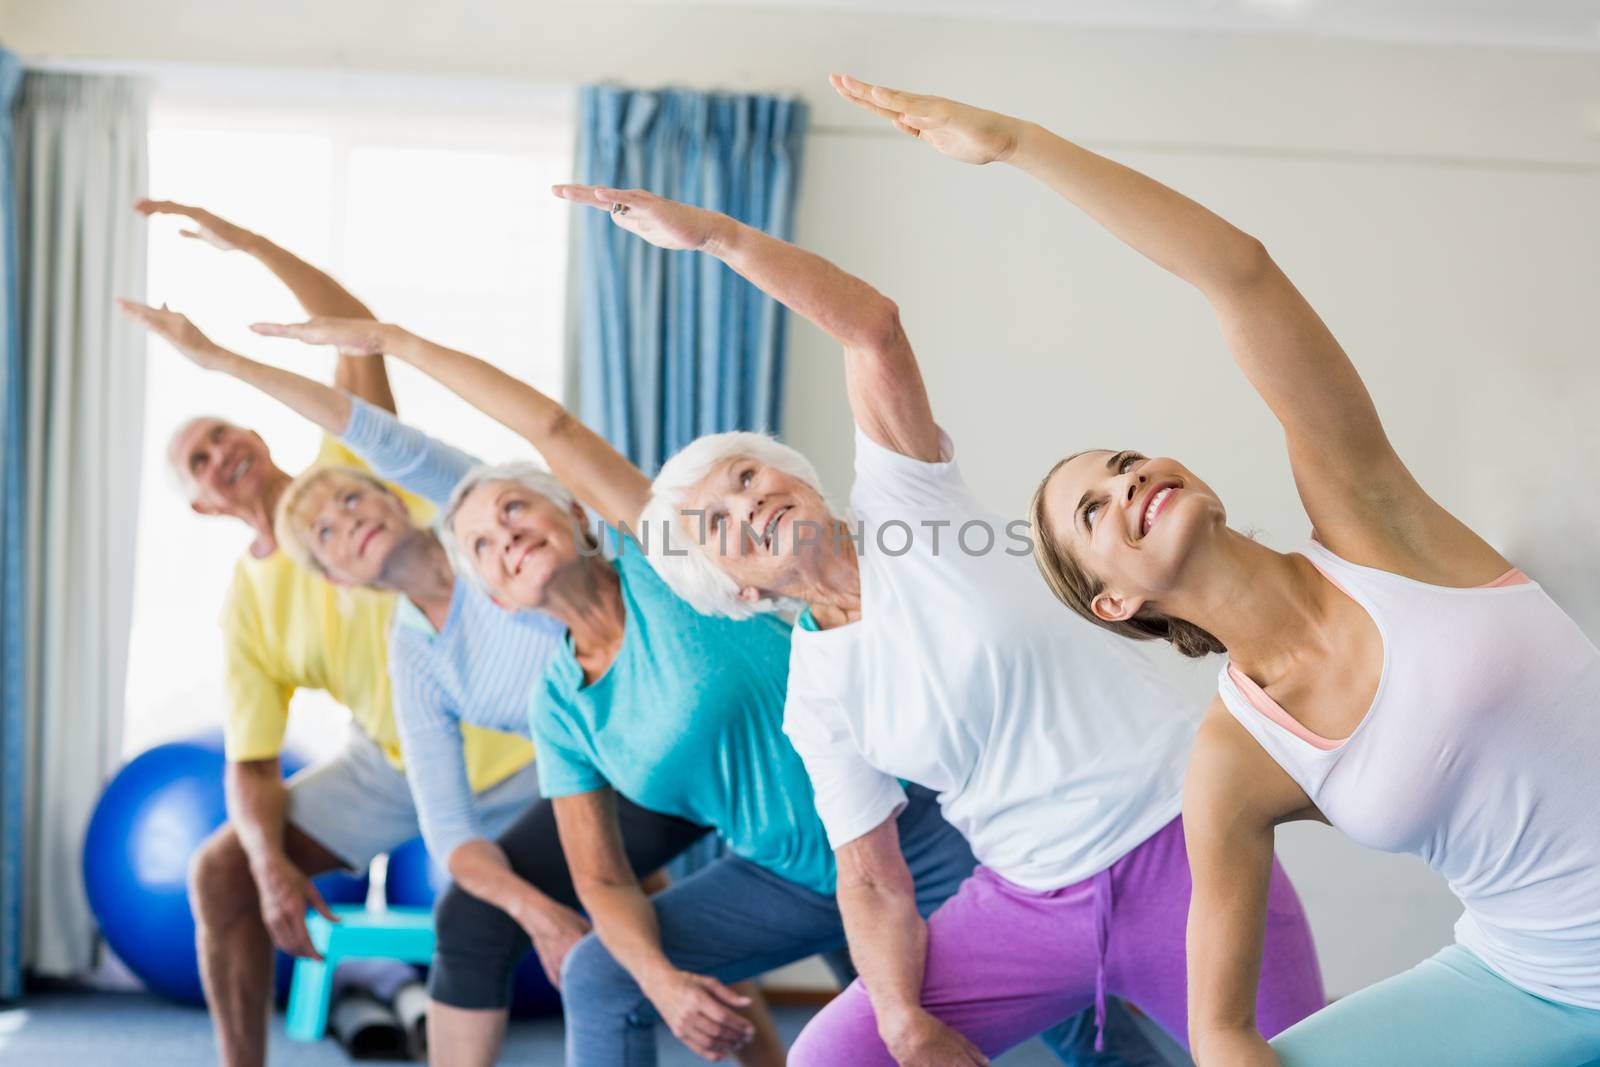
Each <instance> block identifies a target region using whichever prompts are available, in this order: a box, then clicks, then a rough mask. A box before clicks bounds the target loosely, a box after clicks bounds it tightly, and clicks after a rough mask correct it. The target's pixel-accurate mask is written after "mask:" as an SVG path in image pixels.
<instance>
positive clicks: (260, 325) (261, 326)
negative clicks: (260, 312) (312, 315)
mask: <svg viewBox="0 0 1600 1067" xmlns="http://www.w3.org/2000/svg"><path fill="white" fill-rule="evenodd" d="M310 331H311V323H309V322H252V323H251V324H250V332H251V333H259V334H260V335H261V336H263V337H290V338H293V339H294V340H296V341H306V342H308V343H309V342H311V337H310Z"/></svg>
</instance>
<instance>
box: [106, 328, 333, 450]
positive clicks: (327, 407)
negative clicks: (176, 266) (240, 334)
mask: <svg viewBox="0 0 1600 1067" xmlns="http://www.w3.org/2000/svg"><path fill="white" fill-rule="evenodd" d="M117 306H118V307H120V308H121V309H122V311H123V313H124V314H126V315H127V316H128V317H129V318H131V319H133V320H134V321H135V322H137V323H139V324H140V325H141V326H143V327H144V328H145V329H147V330H149V331H150V332H151V333H153V334H155V335H156V336H158V337H160V338H162V339H163V340H165V341H166V342H167V343H168V344H170V345H172V347H173V348H175V349H177V350H178V351H179V352H180V353H181V354H182V355H183V356H184V358H186V359H188V360H189V362H191V363H193V364H194V365H195V366H197V367H199V368H201V369H202V370H211V371H219V372H221V373H223V374H226V375H229V376H230V377H233V378H237V379H239V380H240V381H241V382H244V383H245V384H246V385H251V386H254V387H255V388H257V389H259V390H261V391H262V392H263V393H266V394H267V395H268V396H270V397H272V398H273V399H274V400H277V401H279V402H280V403H282V404H283V405H284V406H286V407H288V408H289V409H290V410H291V411H293V412H295V414H297V415H301V416H303V417H305V418H307V419H309V420H311V421H312V422H314V423H316V424H317V425H318V426H320V427H322V429H323V430H325V431H326V432H328V433H330V434H332V435H333V436H335V437H338V436H340V435H342V434H343V433H344V432H345V428H346V427H347V426H349V425H350V397H349V396H347V395H346V394H345V393H343V392H341V391H340V390H338V389H335V388H333V387H332V386H327V385H323V384H322V383H321V382H319V381H315V380H313V379H311V378H307V377H306V376H305V375H303V374H296V373H294V372H293V371H288V370H284V369H283V368H281V367H272V366H268V365H267V364H265V363H258V362H256V361H255V360H253V359H249V358H247V357H245V356H241V355H239V354H238V353H237V352H230V351H229V350H228V349H226V348H223V347H222V346H221V345H219V344H217V343H216V342H215V341H213V340H211V338H209V337H207V336H206V335H205V334H204V333H202V332H200V328H199V327H197V326H196V325H195V324H194V323H192V322H190V321H189V318H188V316H186V315H182V314H180V313H178V312H176V311H172V310H170V309H169V308H167V307H166V306H165V305H163V306H161V307H158V308H157V307H151V306H150V305H148V304H141V303H138V302H137V301H133V300H118V301H117Z"/></svg>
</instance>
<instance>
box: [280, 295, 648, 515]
mask: <svg viewBox="0 0 1600 1067" xmlns="http://www.w3.org/2000/svg"><path fill="white" fill-rule="evenodd" d="M251 329H253V330H255V331H256V332H257V333H260V334H265V335H267V336H269V337H292V338H294V339H296V340H299V341H303V342H305V343H306V344H311V345H335V346H337V347H338V348H339V350H340V352H341V353H342V354H345V355H351V354H356V355H365V356H378V355H390V356H393V357H394V358H396V359H399V360H401V361H402V362H405V363H409V364H411V365H412V366H413V367H416V368H417V369H418V370H420V371H422V372H423V373H424V374H426V375H428V376H429V377H431V378H433V379H435V380H437V381H438V382H439V383H440V384H442V385H443V386H445V387H446V388H447V389H449V390H450V391H451V392H453V393H455V394H456V395H458V396H460V397H461V398H462V399H463V400H465V401H467V402H468V403H469V404H471V405H473V406H474V407H476V408H477V409H478V410H479V411H481V412H483V413H484V414H485V415H488V416H489V417H490V418H492V419H494V420H495V421H496V422H499V423H501V424H502V425H504V426H506V427H508V428H509V429H511V430H514V431H515V432H517V433H519V434H521V435H522V436H523V437H524V438H526V439H527V440H528V443H530V444H531V445H533V447H534V448H536V449H538V450H539V454H540V455H542V456H543V457H544V460H545V462H546V463H548V464H549V465H550V471H551V473H552V474H554V475H555V476H556V477H557V478H559V479H560V480H561V481H562V483H564V484H565V485H566V486H567V487H568V488H570V489H571V490H572V491H573V492H574V493H575V494H577V496H578V499H579V500H581V501H583V503H585V504H587V505H588V506H589V507H591V508H593V509H594V510H595V511H596V512H598V513H599V514H600V517H601V518H602V519H604V520H605V521H606V522H608V523H611V524H612V525H613V526H627V527H629V528H630V529H633V528H637V526H638V521H639V512H640V511H642V510H643V509H644V505H645V502H646V501H648V500H649V498H650V481H649V479H648V478H646V477H645V476H644V474H643V473H642V472H640V470H639V468H638V467H635V466H634V465H633V464H632V463H629V462H628V460H627V458H626V457H625V456H623V455H622V454H621V453H620V452H618V451H617V450H616V449H614V448H612V447H611V445H610V444H609V443H607V442H606V440H605V439H604V438H603V437H601V436H600V435H599V434H597V433H595V432H594V431H593V430H591V429H589V428H588V427H587V426H585V425H584V424H583V423H582V422H580V421H579V420H578V418H577V417H576V416H574V415H573V414H572V413H571V412H569V411H568V410H567V409H566V408H564V407H562V406H561V405H560V404H559V403H557V402H556V401H555V400H553V399H551V398H550V397H548V396H546V395H545V394H543V393H541V392H540V391H539V390H537V389H535V388H534V387H533V386H531V385H529V384H528V383H526V382H524V381H521V380H520V379H517V378H513V377H512V376H511V375H509V374H507V373H506V372H505V371H503V370H501V369H500V368H499V367H496V366H494V365H493V364H491V363H486V362H484V361H483V360H481V359H478V358H477V357H476V356H469V355H467V354H466V353H464V352H457V351H455V350H454V349H451V348H446V347H444V346H443V345H438V344H434V343H433V342H432V341H427V340H424V339H423V338H421V337H418V336H416V335H415V334H413V333H410V332H409V331H407V330H405V329H402V328H401V327H399V326H393V325H389V324H387V323H377V322H366V321H362V320H359V319H331V318H313V319H310V320H308V321H306V322H302V323H295V324H289V325H285V324H277V323H256V324H255V325H254V326H252V327H251Z"/></svg>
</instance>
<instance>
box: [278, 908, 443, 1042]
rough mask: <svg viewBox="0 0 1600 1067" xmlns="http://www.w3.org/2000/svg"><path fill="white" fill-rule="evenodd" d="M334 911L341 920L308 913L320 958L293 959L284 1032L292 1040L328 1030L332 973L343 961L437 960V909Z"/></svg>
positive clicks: (316, 1038)
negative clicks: (435, 926)
mask: <svg viewBox="0 0 1600 1067" xmlns="http://www.w3.org/2000/svg"><path fill="white" fill-rule="evenodd" d="M333 913H334V914H335V915H337V916H338V917H339V921H338V922H337V923H331V922H329V921H328V920H327V919H325V918H323V917H322V916H321V915H319V914H317V913H316V912H315V911H313V912H310V913H308V914H307V915H306V929H307V930H309V931H310V933H311V943H312V945H314V946H316V949H317V951H318V952H320V953H321V954H322V959H320V960H310V959H297V960H295V961H294V982H293V984H291V985H290V987H289V1012H288V1017H287V1019H286V1020H285V1022H284V1032H285V1033H287V1034H288V1035H289V1037H290V1039H291V1040H294V1041H320V1040H321V1039H322V1035H323V1034H324V1033H326V1032H327V1029H328V1000H329V998H330V997H332V995H333V971H334V968H335V967H337V966H339V963H340V961H341V960H352V959H384V960H404V961H405V962H407V963H427V962H428V961H429V960H431V959H432V958H433V912H432V911H431V910H430V909H428V908H388V909H385V910H383V911H368V910H367V909H366V908H363V907H358V906H353V905H335V906H334V908H333Z"/></svg>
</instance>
